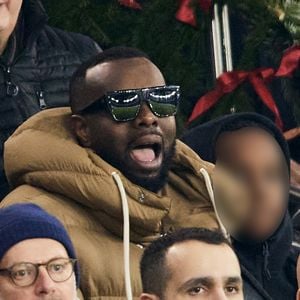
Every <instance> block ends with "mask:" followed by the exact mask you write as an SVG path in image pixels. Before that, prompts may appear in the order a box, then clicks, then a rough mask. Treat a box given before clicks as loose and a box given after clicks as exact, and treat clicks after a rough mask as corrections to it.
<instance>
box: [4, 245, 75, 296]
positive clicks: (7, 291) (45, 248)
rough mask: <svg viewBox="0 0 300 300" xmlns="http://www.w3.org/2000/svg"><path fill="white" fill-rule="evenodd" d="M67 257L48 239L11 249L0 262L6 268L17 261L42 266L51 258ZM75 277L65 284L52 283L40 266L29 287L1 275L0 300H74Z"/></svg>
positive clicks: (15, 246) (59, 246) (63, 249)
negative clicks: (16, 283)
mask: <svg viewBox="0 0 300 300" xmlns="http://www.w3.org/2000/svg"><path fill="white" fill-rule="evenodd" d="M58 257H59V258H68V255H67V252H66V250H65V248H64V246H63V245H62V244H60V243H59V242H57V241H55V240H51V239H30V240H25V241H22V242H20V243H18V244H16V245H14V246H13V247H11V248H10V249H9V250H8V251H7V252H6V254H5V255H4V256H3V258H2V260H1V262H0V269H6V268H9V267H11V266H12V265H14V264H16V263H20V262H31V263H45V262H48V261H49V260H51V259H53V258H58ZM75 299H76V283H75V275H74V273H73V274H72V276H71V277H70V278H69V279H68V280H67V281H64V282H54V281H53V280H52V279H51V278H50V277H49V275H48V272H47V270H46V269H45V266H41V267H39V275H38V278H37V280H36V281H35V283H34V284H33V285H31V286H28V287H19V286H16V285H15V284H14V283H13V282H12V281H11V279H10V278H9V277H7V276H0V300H75Z"/></svg>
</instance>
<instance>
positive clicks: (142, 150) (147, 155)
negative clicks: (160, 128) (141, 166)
mask: <svg viewBox="0 0 300 300" xmlns="http://www.w3.org/2000/svg"><path fill="white" fill-rule="evenodd" d="M160 154H161V145H160V144H158V143H154V144H144V145H138V146H136V147H135V148H134V149H133V150H132V151H131V156H132V157H133V159H134V160H136V161H139V162H142V163H147V162H148V163H150V162H153V161H154V160H155V159H156V158H157V157H159V156H160Z"/></svg>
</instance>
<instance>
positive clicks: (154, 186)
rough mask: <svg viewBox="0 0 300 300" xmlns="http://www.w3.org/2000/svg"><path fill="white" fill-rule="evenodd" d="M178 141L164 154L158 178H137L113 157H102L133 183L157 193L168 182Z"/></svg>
mask: <svg viewBox="0 0 300 300" xmlns="http://www.w3.org/2000/svg"><path fill="white" fill-rule="evenodd" d="M175 146H176V141H175V140H174V142H173V143H172V145H171V147H170V148H169V149H168V151H166V152H164V159H163V162H162V165H161V169H160V172H159V174H158V175H157V176H156V177H149V178H146V179H145V178H139V177H137V176H134V175H133V174H131V173H130V172H127V171H126V170H127V168H126V167H124V166H123V165H122V164H120V163H119V162H116V161H115V160H113V159H112V157H103V156H101V155H100V156H101V157H102V158H103V159H104V160H105V161H106V162H108V163H109V164H111V165H112V166H113V167H115V168H116V169H118V170H119V171H121V172H122V174H123V175H124V176H125V177H126V178H127V179H129V180H130V181H131V182H132V183H134V184H136V185H139V186H141V187H143V188H145V189H147V190H149V191H151V192H154V193H157V192H158V191H159V190H161V189H162V188H163V186H164V185H165V184H166V182H167V178H168V172H169V170H170V166H171V161H172V158H173V156H174V154H175V149H176V147H175Z"/></svg>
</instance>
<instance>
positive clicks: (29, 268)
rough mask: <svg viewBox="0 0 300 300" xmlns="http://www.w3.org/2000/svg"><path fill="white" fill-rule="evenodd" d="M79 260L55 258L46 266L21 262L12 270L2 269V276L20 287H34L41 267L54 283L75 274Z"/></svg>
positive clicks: (0, 270) (0, 271)
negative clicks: (44, 268)
mask: <svg viewBox="0 0 300 300" xmlns="http://www.w3.org/2000/svg"><path fill="white" fill-rule="evenodd" d="M76 261H77V259H70V258H55V259H51V260H50V261H48V262H47V263H44V264H33V263H29V262H21V263H17V264H14V265H13V266H11V267H10V268H7V269H0V275H2V276H8V277H9V278H10V279H11V280H12V282H13V283H14V284H15V285H17V286H20V287H27V286H30V285H33V284H34V283H35V281H36V280H37V278H38V276H39V267H41V266H45V267H46V270H47V272H48V274H49V276H50V278H51V279H52V280H53V281H54V282H63V281H66V280H68V279H69V278H70V277H71V275H72V274H73V272H74V266H75V263H76Z"/></svg>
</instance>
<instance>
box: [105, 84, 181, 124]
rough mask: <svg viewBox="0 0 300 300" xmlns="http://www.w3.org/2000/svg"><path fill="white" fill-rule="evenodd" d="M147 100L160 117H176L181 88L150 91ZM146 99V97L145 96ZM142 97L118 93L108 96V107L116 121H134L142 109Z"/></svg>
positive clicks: (129, 93)
mask: <svg viewBox="0 0 300 300" xmlns="http://www.w3.org/2000/svg"><path fill="white" fill-rule="evenodd" d="M147 95H148V97H147V99H145V100H146V101H147V102H148V103H149V105H150V108H151V110H152V112H153V113H154V114H155V115H156V116H158V117H169V116H174V115H175V114H176V111H177V106H178V102H179V87H175V86H173V87H163V88H153V89H149V91H148V93H147ZM144 97H146V96H145V95H144ZM140 105H141V97H140V95H139V93H138V92H136V91H129V90H128V91H117V92H113V93H111V94H110V95H109V96H108V106H109V108H110V111H111V114H112V116H113V118H114V119H115V120H116V121H130V120H134V119H135V118H136V117H137V115H138V113H139V109H140Z"/></svg>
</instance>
